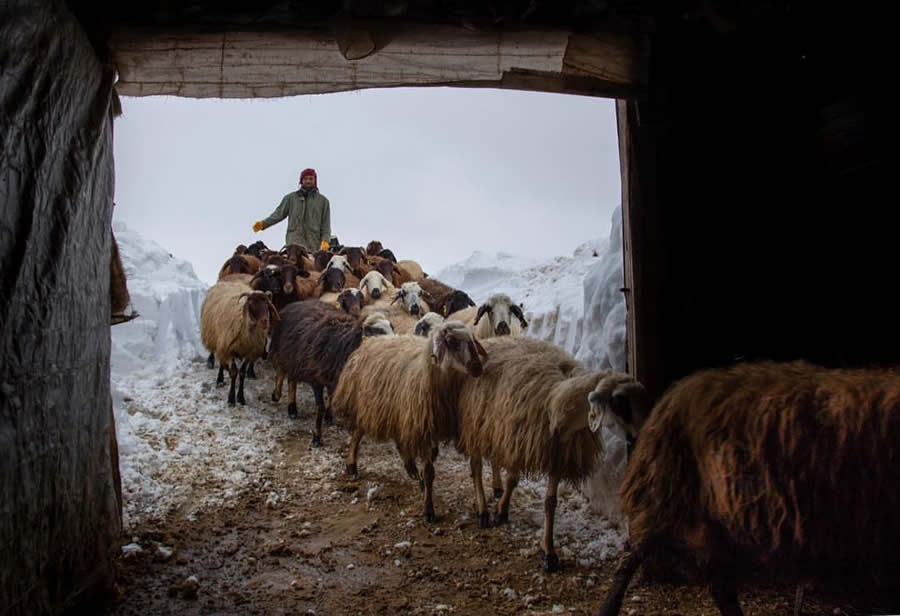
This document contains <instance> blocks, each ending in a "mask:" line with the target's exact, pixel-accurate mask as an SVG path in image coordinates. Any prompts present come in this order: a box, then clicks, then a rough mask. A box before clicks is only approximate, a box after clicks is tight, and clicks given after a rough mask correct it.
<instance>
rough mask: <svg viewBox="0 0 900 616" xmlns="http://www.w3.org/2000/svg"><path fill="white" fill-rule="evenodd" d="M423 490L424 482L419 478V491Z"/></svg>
mask: <svg viewBox="0 0 900 616" xmlns="http://www.w3.org/2000/svg"><path fill="white" fill-rule="evenodd" d="M424 491H425V482H424V481H422V480H421V479H419V492H424Z"/></svg>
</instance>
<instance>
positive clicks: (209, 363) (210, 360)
mask: <svg viewBox="0 0 900 616" xmlns="http://www.w3.org/2000/svg"><path fill="white" fill-rule="evenodd" d="M206 367H207V368H210V369H212V368H215V367H216V360H215V359H213V356H212V355H210V356H209V357H207V358H206Z"/></svg>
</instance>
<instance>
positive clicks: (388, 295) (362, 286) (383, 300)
mask: <svg viewBox="0 0 900 616" xmlns="http://www.w3.org/2000/svg"><path fill="white" fill-rule="evenodd" d="M359 290H360V291H362V293H363V299H364V300H365V301H364V303H365V304H366V305H380V306H384V307H388V306H390V303H391V300H392V299H393V296H394V292H395V291H396V289H395V288H394V285H392V284H391V283H390V281H389V280H387V279H386V278H385V277H384V276H382V275H381V272H379V271H378V270H372V271H371V272H369V273H368V274H366V275H365V276H363V277H362V279H361V280H360V281H359Z"/></svg>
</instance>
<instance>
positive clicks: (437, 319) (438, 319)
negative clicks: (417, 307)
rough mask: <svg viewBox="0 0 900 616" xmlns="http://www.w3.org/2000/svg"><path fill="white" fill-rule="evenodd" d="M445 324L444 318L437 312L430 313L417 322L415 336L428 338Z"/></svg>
mask: <svg viewBox="0 0 900 616" xmlns="http://www.w3.org/2000/svg"><path fill="white" fill-rule="evenodd" d="M443 322H444V317H442V316H441V315H439V314H438V313H436V312H428V313H426V314H425V316H424V317H422V318H421V319H419V320H418V321H416V328H415V329H414V330H413V334H415V335H416V336H424V337H425V338H427V337H428V336H429V335H431V331H432V330H433V329H434V328H435V327H437V326H438V325H440V324H441V323H443Z"/></svg>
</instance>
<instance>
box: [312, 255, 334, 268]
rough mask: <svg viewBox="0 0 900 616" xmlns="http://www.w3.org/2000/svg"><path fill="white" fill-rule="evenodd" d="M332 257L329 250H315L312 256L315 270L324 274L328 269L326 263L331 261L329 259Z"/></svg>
mask: <svg viewBox="0 0 900 616" xmlns="http://www.w3.org/2000/svg"><path fill="white" fill-rule="evenodd" d="M333 256H334V253H332V252H331V251H330V250H317V251H316V252H315V254H314V255H313V263H315V266H316V269H317V270H319V271H320V272H324V271H325V269H326V268H327V267H328V262H329V261H331V257H333Z"/></svg>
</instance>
